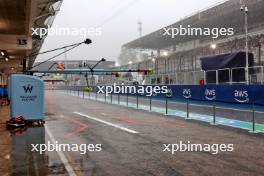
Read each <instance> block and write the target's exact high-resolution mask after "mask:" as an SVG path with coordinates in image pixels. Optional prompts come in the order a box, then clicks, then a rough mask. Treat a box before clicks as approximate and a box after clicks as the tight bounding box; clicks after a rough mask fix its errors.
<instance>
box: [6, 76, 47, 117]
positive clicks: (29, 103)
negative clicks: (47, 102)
mask: <svg viewBox="0 0 264 176" xmlns="http://www.w3.org/2000/svg"><path fill="white" fill-rule="evenodd" d="M8 89H9V90H10V92H9V94H10V95H9V97H10V99H11V116H12V117H15V116H18V115H21V116H23V117H24V118H25V119H26V120H38V119H43V116H44V82H43V81H42V80H41V79H39V78H38V77H34V76H28V75H12V76H11V78H10V84H9V88H8Z"/></svg>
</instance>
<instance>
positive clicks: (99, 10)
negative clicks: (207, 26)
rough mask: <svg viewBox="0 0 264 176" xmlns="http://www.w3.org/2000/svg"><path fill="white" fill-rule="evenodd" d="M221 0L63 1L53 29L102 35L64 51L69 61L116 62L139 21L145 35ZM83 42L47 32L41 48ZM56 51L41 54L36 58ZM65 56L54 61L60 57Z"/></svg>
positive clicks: (45, 56)
mask: <svg viewBox="0 0 264 176" xmlns="http://www.w3.org/2000/svg"><path fill="white" fill-rule="evenodd" d="M222 1H223V0H64V1H63V4H62V6H61V10H60V12H59V13H58V15H57V16H56V18H55V21H54V23H53V27H54V28H69V29H70V30H72V31H73V30H76V29H74V28H79V29H81V28H85V29H87V30H88V29H89V28H90V29H96V28H99V29H98V30H99V31H100V27H101V32H102V34H101V35H99V36H98V34H97V36H96V35H95V34H92V35H90V36H87V37H88V38H90V39H92V40H93V43H92V44H91V45H82V46H80V47H78V48H76V49H75V50H73V51H71V52H69V53H68V54H67V59H68V60H99V59H100V58H102V57H104V58H106V59H107V60H112V61H115V60H116V59H117V57H118V56H119V54H120V50H121V46H122V45H123V44H125V43H127V42H130V41H132V40H134V39H136V38H138V37H139V32H138V21H141V22H142V29H143V30H142V33H143V35H146V34H148V33H151V32H153V31H155V30H158V29H160V28H162V27H165V26H167V25H170V24H172V23H175V22H176V21H178V20H180V19H182V18H184V17H185V16H188V15H191V14H193V13H195V12H198V11H199V10H203V9H205V8H208V7H210V6H213V5H215V4H216V3H219V2H222ZM81 41H83V38H82V36H81V35H76V33H73V34H72V35H61V36H60V35H49V36H48V37H47V38H46V40H45V42H44V44H43V46H42V50H41V51H46V50H49V49H54V48H58V47H62V46H65V45H69V44H73V43H78V42H81ZM54 54H56V53H52V54H48V55H41V56H39V57H38V58H37V61H40V60H43V59H48V58H49V57H50V56H52V55H54ZM63 59H64V55H63V56H61V57H58V58H57V60H63Z"/></svg>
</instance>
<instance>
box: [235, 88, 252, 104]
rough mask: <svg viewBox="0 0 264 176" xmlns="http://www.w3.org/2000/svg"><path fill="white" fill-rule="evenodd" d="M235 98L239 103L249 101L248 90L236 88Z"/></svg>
mask: <svg viewBox="0 0 264 176" xmlns="http://www.w3.org/2000/svg"><path fill="white" fill-rule="evenodd" d="M234 99H235V100H236V101H237V102H239V103H248V102H249V93H248V90H235V91H234Z"/></svg>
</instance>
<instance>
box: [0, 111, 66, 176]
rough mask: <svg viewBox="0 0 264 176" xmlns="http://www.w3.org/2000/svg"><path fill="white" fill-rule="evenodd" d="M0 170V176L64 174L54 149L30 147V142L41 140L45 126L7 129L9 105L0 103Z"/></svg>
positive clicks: (44, 137)
mask: <svg viewBox="0 0 264 176" xmlns="http://www.w3.org/2000/svg"><path fill="white" fill-rule="evenodd" d="M0 114H1V118H0V151H1V152H0V173H1V175H3V176H8V175H14V176H17V175H19V176H23V175H30V176H47V175H48V176H50V175H68V174H67V172H66V169H65V167H64V165H63V164H62V163H61V161H60V160H59V158H58V155H57V153H56V152H45V153H43V154H40V153H39V152H36V151H32V145H31V144H45V143H46V141H47V140H49V139H47V138H48V137H47V136H46V135H45V127H44V126H40V127H32V128H24V129H12V130H10V129H9V130H7V129H6V125H5V122H6V120H9V107H8V106H6V107H0Z"/></svg>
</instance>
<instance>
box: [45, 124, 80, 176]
mask: <svg viewBox="0 0 264 176" xmlns="http://www.w3.org/2000/svg"><path fill="white" fill-rule="evenodd" d="M45 130H46V133H47V135H48V136H49V138H50V140H51V142H52V143H54V144H55V143H56V140H55V137H54V136H53V135H52V133H51V131H50V129H49V128H48V127H47V126H45ZM57 153H58V155H59V157H60V160H61V162H62V163H63V165H64V167H65V169H66V170H67V172H68V174H69V176H77V175H76V173H75V172H74V169H73V168H72V166H71V165H70V163H69V161H68V160H67V158H66V156H65V155H64V153H63V152H62V151H57Z"/></svg>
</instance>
